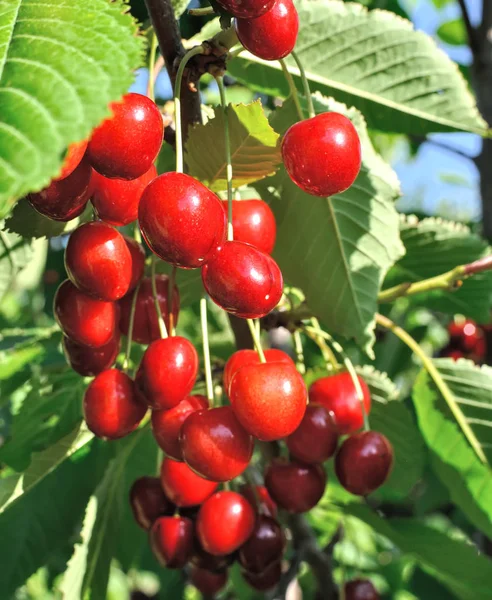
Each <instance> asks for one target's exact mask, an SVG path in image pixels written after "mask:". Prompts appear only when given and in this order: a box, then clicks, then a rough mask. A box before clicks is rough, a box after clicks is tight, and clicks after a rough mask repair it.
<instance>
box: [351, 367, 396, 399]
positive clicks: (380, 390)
mask: <svg viewBox="0 0 492 600" xmlns="http://www.w3.org/2000/svg"><path fill="white" fill-rule="evenodd" d="M356 371H357V373H358V374H359V375H360V376H361V377H362V378H363V379H364V381H365V382H366V383H367V385H368V386H369V390H370V392H371V400H375V401H376V402H379V403H380V404H388V402H390V401H392V400H398V389H397V387H396V385H395V384H394V383H393V382H392V381H391V379H390V378H389V377H388V374H387V373H381V371H378V370H377V369H375V368H374V367H373V366H372V365H363V366H361V367H356Z"/></svg>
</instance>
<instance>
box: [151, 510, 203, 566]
mask: <svg viewBox="0 0 492 600" xmlns="http://www.w3.org/2000/svg"><path fill="white" fill-rule="evenodd" d="M149 539H150V546H151V548H152V551H153V552H154V554H155V556H156V558H157V560H158V561H159V562H160V563H161V565H163V566H164V567H166V568H167V569H182V568H183V567H184V566H185V565H186V563H187V562H188V559H189V558H190V556H191V554H192V552H193V521H191V519H187V518H186V517H177V516H176V517H159V518H158V519H157V520H156V521H155V522H154V524H153V525H152V529H151V530H150V536H149Z"/></svg>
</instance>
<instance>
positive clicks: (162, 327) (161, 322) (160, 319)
mask: <svg viewBox="0 0 492 600" xmlns="http://www.w3.org/2000/svg"><path fill="white" fill-rule="evenodd" d="M156 262H157V257H156V256H155V254H153V255H152V264H151V278H150V280H151V283H152V296H153V298H154V306H155V312H156V313H157V322H158V323H159V333H160V336H161V338H167V337H168V334H167V327H166V323H165V322H164V318H163V316H162V311H161V306H160V304H159V298H158V296H157V286H156V283H155V265H156Z"/></svg>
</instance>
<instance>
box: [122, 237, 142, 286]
mask: <svg viewBox="0 0 492 600" xmlns="http://www.w3.org/2000/svg"><path fill="white" fill-rule="evenodd" d="M123 238H124V240H125V242H126V247H127V248H128V251H129V252H130V256H131V259H132V276H131V279H130V286H129V287H128V292H131V291H132V290H133V289H135V288H136V287H137V283H138V282H139V281H140V280H141V279H142V277H143V274H144V269H145V250H144V249H143V246H142V244H139V243H138V242H137V241H136V240H134V239H133V238H131V237H128V236H127V235H124V236H123Z"/></svg>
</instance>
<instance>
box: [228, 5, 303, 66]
mask: <svg viewBox="0 0 492 600" xmlns="http://www.w3.org/2000/svg"><path fill="white" fill-rule="evenodd" d="M235 26H236V33H237V37H238V38H239V41H240V42H241V44H242V45H243V46H244V47H245V48H246V50H249V51H250V52H251V54H254V55H255V56H258V57H259V58H263V59H264V60H280V59H281V58H284V57H286V56H287V54H290V53H291V52H292V50H294V46H295V45H296V40H297V33H298V31H299V15H298V14H297V10H296V8H295V6H294V3H293V2H292V0H275V2H274V3H273V6H272V7H271V8H270V9H269V10H268V11H267V12H266V13H264V14H263V15H261V17H257V18H249V19H236V23H235Z"/></svg>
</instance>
